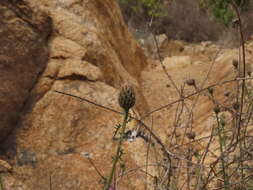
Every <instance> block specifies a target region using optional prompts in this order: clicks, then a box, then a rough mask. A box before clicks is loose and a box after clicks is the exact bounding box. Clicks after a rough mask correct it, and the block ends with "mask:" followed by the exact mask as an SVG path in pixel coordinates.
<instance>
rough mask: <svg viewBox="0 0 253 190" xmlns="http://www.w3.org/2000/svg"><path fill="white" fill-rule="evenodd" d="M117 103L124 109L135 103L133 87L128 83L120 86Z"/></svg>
mask: <svg viewBox="0 0 253 190" xmlns="http://www.w3.org/2000/svg"><path fill="white" fill-rule="evenodd" d="M118 101H119V105H120V107H122V108H123V109H124V110H129V109H130V108H131V107H133V106H134V104H135V93H134V88H133V86H132V85H130V84H125V85H124V86H122V88H121V90H120V93H119V97H118Z"/></svg>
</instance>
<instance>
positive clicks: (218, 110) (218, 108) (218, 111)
mask: <svg viewBox="0 0 253 190" xmlns="http://www.w3.org/2000/svg"><path fill="white" fill-rule="evenodd" d="M213 111H214V112H215V113H216V114H218V113H220V107H219V106H218V105H216V106H215V107H214V108H213Z"/></svg>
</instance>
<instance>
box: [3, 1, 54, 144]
mask: <svg viewBox="0 0 253 190" xmlns="http://www.w3.org/2000/svg"><path fill="white" fill-rule="evenodd" d="M0 10H1V11H0V17H1V21H0V28H1V30H0V46H1V48H0V81H1V87H0V94H1V95H0V105H1V106H0V115H1V120H0V140H3V139H4V138H5V137H6V135H7V134H8V133H9V132H10V131H11V130H12V129H13V128H14V127H15V126H16V125H17V122H18V119H19V116H20V113H21V112H22V110H23V108H24V105H25V103H26V102H27V100H28V99H29V97H30V91H31V89H32V88H33V87H34V86H35V84H36V82H37V79H38V77H39V75H40V73H41V72H42V71H43V70H44V68H45V66H46V64H47V61H48V48H47V40H48V37H49V35H50V30H51V29H52V23H51V20H50V18H49V17H48V16H46V15H43V13H42V12H37V13H34V12H32V11H31V10H28V9H26V6H25V5H24V4H23V5H22V4H15V3H10V2H8V1H1V2H0Z"/></svg>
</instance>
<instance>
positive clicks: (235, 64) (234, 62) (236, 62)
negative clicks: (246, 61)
mask: <svg viewBox="0 0 253 190" xmlns="http://www.w3.org/2000/svg"><path fill="white" fill-rule="evenodd" d="M232 64H233V66H234V68H235V69H237V68H238V64H239V62H238V61H237V60H236V59H234V60H233V62H232Z"/></svg>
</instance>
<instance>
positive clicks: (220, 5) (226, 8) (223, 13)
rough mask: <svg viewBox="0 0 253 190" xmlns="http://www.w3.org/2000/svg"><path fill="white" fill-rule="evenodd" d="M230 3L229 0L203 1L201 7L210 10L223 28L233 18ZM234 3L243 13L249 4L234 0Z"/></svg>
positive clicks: (243, 0)
mask: <svg viewBox="0 0 253 190" xmlns="http://www.w3.org/2000/svg"><path fill="white" fill-rule="evenodd" d="M230 2H231V0H203V1H201V5H202V6H203V5H204V7H205V8H211V10H212V13H213V15H214V16H215V17H216V18H217V19H218V20H219V21H220V22H222V23H223V24H224V25H225V26H229V25H230V23H231V22H232V20H233V18H234V17H235V14H234V11H233V10H232V7H231V5H230ZM234 2H235V3H236V4H237V6H238V7H239V8H240V9H241V10H242V11H245V10H246V9H247V7H248V5H249V3H250V1H249V0H235V1H234Z"/></svg>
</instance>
